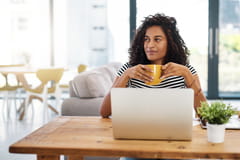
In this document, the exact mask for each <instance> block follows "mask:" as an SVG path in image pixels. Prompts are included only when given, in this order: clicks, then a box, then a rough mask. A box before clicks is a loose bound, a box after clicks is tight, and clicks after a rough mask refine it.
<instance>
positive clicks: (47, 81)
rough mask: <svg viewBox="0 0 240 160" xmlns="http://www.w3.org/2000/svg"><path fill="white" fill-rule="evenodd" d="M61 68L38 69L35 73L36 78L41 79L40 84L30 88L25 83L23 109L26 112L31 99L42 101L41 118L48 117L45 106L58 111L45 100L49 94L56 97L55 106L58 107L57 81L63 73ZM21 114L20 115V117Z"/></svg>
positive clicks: (58, 90) (58, 92) (59, 94)
mask: <svg viewBox="0 0 240 160" xmlns="http://www.w3.org/2000/svg"><path fill="white" fill-rule="evenodd" d="M63 71H64V69H63V68H56V69H39V70H38V71H37V73H36V76H37V78H38V79H39V80H40V81H41V84H40V85H39V86H38V87H36V88H30V87H29V85H25V86H24V89H25V91H26V98H25V103H24V111H25V113H26V111H27V108H28V106H29V103H31V101H32V99H39V100H41V101H42V102H43V119H44V120H46V119H47V118H48V111H47V108H48V107H50V109H52V110H53V111H54V112H56V113H59V112H60V111H61V109H59V112H57V111H56V109H54V108H53V107H51V106H50V105H48V103H47V101H48V98H49V96H52V97H55V98H56V107H60V98H61V92H60V89H59V81H60V80H61V78H62V75H63ZM22 118H23V115H21V116H20V119H22Z"/></svg>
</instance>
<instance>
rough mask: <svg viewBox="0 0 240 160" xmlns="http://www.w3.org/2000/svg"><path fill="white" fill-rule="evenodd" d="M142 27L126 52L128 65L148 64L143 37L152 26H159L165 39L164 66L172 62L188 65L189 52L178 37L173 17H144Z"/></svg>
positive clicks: (160, 15)
mask: <svg viewBox="0 0 240 160" xmlns="http://www.w3.org/2000/svg"><path fill="white" fill-rule="evenodd" d="M142 22H143V23H142V25H141V26H140V27H139V28H138V29H137V31H136V34H135V37H134V39H133V41H132V44H131V48H129V50H128V52H129V54H130V56H129V63H130V65H132V66H135V65H137V64H150V63H151V62H150V61H149V60H148V59H147V56H146V54H145V51H144V37H145V33H146V30H147V29H148V28H149V27H152V26H160V27H161V28H162V30H163V32H164V33H165V35H166V37H167V43H168V46H167V54H166V57H165V58H164V64H166V63H168V62H174V63H178V64H182V65H186V64H187V63H188V56H189V51H188V48H187V47H186V45H185V42H184V41H183V39H182V37H181V36H180V35H179V31H178V28H177V27H176V24H177V21H176V19H175V18H174V17H168V16H165V15H164V14H159V13H157V14H155V15H150V16H148V17H145V19H144V20H143V21H142Z"/></svg>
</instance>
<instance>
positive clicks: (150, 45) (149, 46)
mask: <svg viewBox="0 0 240 160" xmlns="http://www.w3.org/2000/svg"><path fill="white" fill-rule="evenodd" d="M147 47H148V48H151V47H154V41H151V40H150V41H149V42H148V45H147Z"/></svg>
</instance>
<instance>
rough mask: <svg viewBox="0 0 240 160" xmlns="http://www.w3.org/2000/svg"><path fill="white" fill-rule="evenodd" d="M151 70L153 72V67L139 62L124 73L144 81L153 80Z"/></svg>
mask: <svg viewBox="0 0 240 160" xmlns="http://www.w3.org/2000/svg"><path fill="white" fill-rule="evenodd" d="M150 72H153V71H152V70H151V68H149V67H147V66H145V65H142V64H138V65H136V66H134V67H131V68H128V69H127V70H126V71H125V72H124V74H125V75H127V76H128V78H134V79H139V80H142V81H144V82H151V81H152V80H153V77H152V76H151V75H150V74H149V73H150Z"/></svg>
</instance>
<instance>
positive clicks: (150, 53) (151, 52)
mask: <svg viewBox="0 0 240 160" xmlns="http://www.w3.org/2000/svg"><path fill="white" fill-rule="evenodd" d="M155 53H156V51H147V54H149V55H153V54H155Z"/></svg>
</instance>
